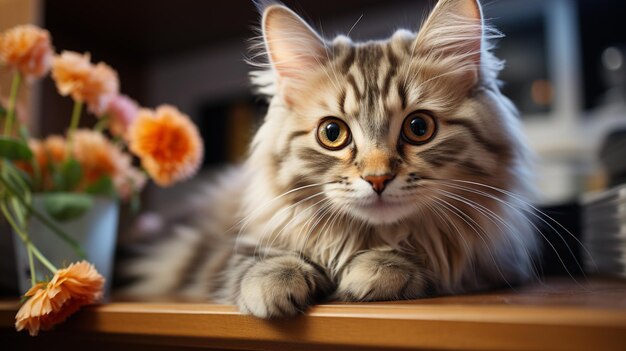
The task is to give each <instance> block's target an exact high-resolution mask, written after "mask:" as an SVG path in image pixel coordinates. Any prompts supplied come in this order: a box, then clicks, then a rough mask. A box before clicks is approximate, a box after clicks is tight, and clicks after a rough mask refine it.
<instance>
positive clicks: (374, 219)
mask: <svg viewBox="0 0 626 351" xmlns="http://www.w3.org/2000/svg"><path fill="white" fill-rule="evenodd" d="M411 209H412V206H410V205H409V204H408V203H406V202H398V201H390V200H385V199H384V198H381V197H378V198H376V199H375V200H372V201H369V202H362V203H357V204H355V205H354V206H353V210H354V211H353V212H354V213H355V214H356V215H357V217H360V218H362V219H364V220H366V221H368V222H371V223H373V224H388V223H395V222H398V221H399V220H400V219H402V218H403V217H405V216H407V215H409V214H410V212H411V211H412V210H411Z"/></svg>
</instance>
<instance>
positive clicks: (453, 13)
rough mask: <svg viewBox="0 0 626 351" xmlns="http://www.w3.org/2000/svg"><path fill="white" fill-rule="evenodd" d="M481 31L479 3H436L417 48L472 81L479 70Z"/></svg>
mask: <svg viewBox="0 0 626 351" xmlns="http://www.w3.org/2000/svg"><path fill="white" fill-rule="evenodd" d="M484 29H485V28H484V23H483V15H482V9H481V6H480V3H479V2H478V0H439V1H438V2H437V5H436V6H435V8H434V9H433V10H432V12H431V13H430V15H429V16H428V19H427V20H426V21H425V22H424V24H423V25H422V28H421V29H420V31H419V33H418V36H417V38H416V40H417V42H416V48H419V50H420V51H422V52H424V53H428V55H432V56H433V57H435V58H438V59H445V60H447V61H449V62H450V64H451V65H452V64H455V65H456V67H451V69H458V70H462V71H465V73H467V75H469V77H470V78H473V79H474V80H475V79H476V78H477V77H478V73H479V70H480V64H481V53H482V49H483V45H484V44H483V40H484ZM467 75H465V76H466V77H467Z"/></svg>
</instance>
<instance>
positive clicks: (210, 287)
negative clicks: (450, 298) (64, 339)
mask: <svg viewBox="0 0 626 351" xmlns="http://www.w3.org/2000/svg"><path fill="white" fill-rule="evenodd" d="M495 35H497V33H496V32H495V31H494V30H492V29H490V28H488V27H487V26H485V25H484V24H483V23H482V18H481V10H480V6H479V4H478V3H476V2H475V1H474V0H440V1H439V3H438V4H437V6H436V7H435V9H434V10H433V11H432V13H431V15H430V16H429V18H428V20H427V21H426V22H425V23H424V25H423V27H422V28H421V30H420V32H419V33H417V34H416V33H412V32H410V31H407V30H399V31H397V32H396V33H395V34H394V35H393V36H391V37H390V38H389V39H388V40H384V41H370V42H363V43H354V42H352V41H351V40H350V39H349V38H347V37H345V36H339V37H337V38H335V39H334V40H333V41H323V40H322V39H321V38H320V37H319V35H317V34H316V33H315V32H314V31H313V29H312V28H311V27H310V26H308V25H307V24H306V23H305V22H304V21H302V20H301V19H300V18H299V17H298V16H297V15H296V14H295V13H293V12H292V11H291V10H289V9H287V8H286V7H283V6H281V5H273V4H268V5H266V6H265V7H264V8H263V38H264V39H265V40H264V41H263V43H262V44H261V48H262V49H263V50H264V51H265V52H266V53H267V57H268V58H269V62H268V63H267V65H266V66H265V65H263V64H261V66H262V68H263V69H262V70H260V71H256V72H253V82H254V83H255V84H257V88H258V91H259V92H260V93H262V94H264V95H266V96H268V97H269V99H270V106H269V111H268V113H267V116H266V118H265V121H264V123H263V125H262V126H261V127H260V129H259V130H258V132H257V134H256V136H255V138H254V140H253V142H252V145H251V151H250V156H249V158H248V160H247V162H246V163H245V164H244V165H243V166H241V168H240V169H239V170H238V171H237V172H238V175H237V176H232V177H230V178H229V179H228V180H226V181H224V182H223V183H221V185H220V187H219V188H214V190H213V192H214V194H213V195H212V196H211V198H204V199H203V201H204V202H205V203H206V204H207V205H206V208H205V209H204V210H205V211H204V212H202V215H201V216H199V218H198V219H197V221H196V223H195V224H194V225H193V226H191V227H188V228H186V229H184V230H179V231H178V232H180V233H183V232H184V233H187V234H186V236H189V234H188V233H189V232H190V231H195V233H196V236H197V238H196V239H193V240H192V239H187V242H189V243H191V245H192V246H193V247H191V248H188V251H192V252H193V251H194V249H195V253H193V254H190V253H188V252H183V251H182V250H181V251H175V252H170V253H169V254H170V255H174V256H177V257H180V258H181V260H182V259H187V258H191V257H196V258H197V257H201V258H203V260H201V261H200V262H199V263H195V264H194V266H195V269H194V271H193V272H194V273H193V275H192V279H188V278H189V277H188V274H186V273H187V272H186V271H185V272H182V271H181V269H182V268H180V267H184V265H182V266H181V265H180V264H176V265H173V264H170V266H176V267H178V268H173V267H170V266H167V267H166V266H164V265H159V264H158V263H157V262H158V261H159V260H163V259H164V258H163V257H159V256H157V255H154V256H152V257H151V258H149V259H148V261H144V263H143V265H142V267H143V268H146V267H151V268H152V270H153V274H152V275H151V274H150V272H146V271H145V270H144V271H143V272H139V271H141V270H140V269H136V270H135V272H136V273H143V274H142V275H143V276H144V278H145V279H144V281H143V282H142V283H140V284H138V285H135V286H134V287H133V289H132V291H133V292H135V293H143V294H146V293H153V294H156V293H164V292H166V293H167V292H169V293H174V292H176V293H182V294H187V295H193V296H201V297H204V298H210V299H214V300H217V301H219V302H223V303H234V304H237V305H238V306H239V307H240V309H241V310H242V311H243V312H246V313H251V314H253V315H255V316H258V317H263V318H269V317H277V316H288V315H293V314H295V313H298V312H300V311H303V310H304V309H306V307H307V306H309V305H310V304H312V303H314V302H316V301H320V300H322V299H326V298H332V299H337V300H345V301H354V300H359V301H370V300H388V299H405V298H416V297H420V296H425V295H427V294H432V293H435V294H440V293H459V292H464V291H472V290H475V289H480V288H484V287H489V286H498V285H503V284H513V283H517V282H520V281H523V280H525V279H528V278H529V277H531V276H532V275H533V267H532V256H533V254H534V252H535V246H536V239H535V238H534V236H533V234H532V230H531V229H532V223H530V221H529V220H528V219H527V218H526V214H527V213H528V211H529V205H528V204H527V203H526V202H524V201H523V196H525V195H526V194H528V193H529V191H530V186H529V176H528V156H527V154H528V151H527V149H526V145H525V143H524V140H523V138H522V136H521V134H520V128H519V125H518V121H517V113H516V111H515V109H514V107H513V106H512V104H511V103H510V102H509V100H508V99H506V98H505V97H504V96H502V95H501V94H500V91H499V89H498V84H497V81H496V76H497V73H498V70H499V69H500V67H501V63H500V61H498V60H497V59H496V58H495V57H494V56H493V55H492V54H491V53H490V51H489V49H490V44H489V39H490V38H491V37H493V36H495ZM420 110H423V111H429V114H431V115H432V116H434V119H435V121H436V125H437V132H436V135H435V136H434V138H433V139H432V141H430V142H428V143H425V144H422V145H413V144H409V143H408V142H406V141H405V139H403V138H402V137H401V136H400V134H401V127H402V123H403V120H404V118H405V117H406V116H407V115H408V114H410V113H412V112H413V111H420ZM327 116H335V117H338V118H341V119H342V120H343V121H344V122H345V123H346V124H347V125H348V126H349V128H350V131H351V140H350V144H349V145H347V146H346V147H344V148H342V149H340V150H334V151H331V150H328V149H325V148H323V147H321V146H320V145H319V143H318V142H317V139H316V129H317V126H318V123H319V122H320V120H321V119H322V118H324V117H327ZM378 175H393V178H392V180H391V181H389V182H388V184H387V185H386V188H385V190H384V191H383V192H382V193H381V195H378V194H377V193H376V192H375V191H373V189H372V186H371V185H370V184H369V183H368V182H367V181H366V180H364V177H365V176H378ZM233 215H234V217H235V220H232V219H233ZM225 217H226V218H228V220H227V219H226V218H225ZM227 224H228V225H227ZM208 240H211V245H208V246H209V247H208V248H207V246H205V245H199V244H198V243H202V242H207V241H208ZM171 247H172V248H173V246H171ZM166 251H167V249H163V248H161V250H160V253H161V255H162V256H164V253H165V252H166ZM150 259H152V261H149V260H150ZM170 261H171V260H170ZM146 262H149V263H146ZM194 262H195V261H194ZM179 266H180V267H179ZM164 272H168V273H164ZM164 274H165V275H167V276H168V277H170V280H172V278H171V277H176V278H179V279H180V278H185V279H186V280H185V281H186V282H187V283H186V284H185V285H184V286H181V285H180V284H178V285H177V284H173V283H171V284H169V285H168V286H167V287H169V289H165V290H168V291H163V290H164V289H162V288H163V287H164V286H163V285H164V284H161V285H159V284H158V282H159V279H160V278H159V277H161V276H163V275H164ZM161 279H162V278H161Z"/></svg>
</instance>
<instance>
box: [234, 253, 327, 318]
mask: <svg viewBox="0 0 626 351" xmlns="http://www.w3.org/2000/svg"><path fill="white" fill-rule="evenodd" d="M330 289H331V283H330V280H329V279H328V278H327V277H326V274H325V273H324V272H322V271H321V269H320V267H316V266H314V265H313V264H311V263H308V262H306V261H305V260H303V259H301V258H300V257H297V256H279V257H274V258H270V259H266V260H263V261H260V262H258V263H256V264H255V265H254V266H252V267H251V268H250V269H249V270H248V272H247V273H246V274H245V275H244V276H243V278H242V281H241V291H240V294H239V298H238V301H237V304H238V306H239V309H240V310H241V311H242V312H243V313H247V314H252V315H254V316H256V317H259V318H280V317H288V316H294V315H296V314H298V313H302V312H304V311H305V310H306V309H307V308H308V307H309V306H310V305H311V304H312V303H313V302H314V301H315V300H316V299H317V298H320V297H322V296H324V295H327V294H328V293H329V292H330ZM324 297H325V296H324Z"/></svg>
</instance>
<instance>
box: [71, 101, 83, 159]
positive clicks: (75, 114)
mask: <svg viewBox="0 0 626 351" xmlns="http://www.w3.org/2000/svg"><path fill="white" fill-rule="evenodd" d="M82 110H83V103H82V101H74V109H73V110H72V120H71V122H70V128H69V129H68V130H67V155H68V156H71V155H72V144H73V143H74V132H75V131H76V129H77V128H78V124H79V123H80V115H81V112H82Z"/></svg>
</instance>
